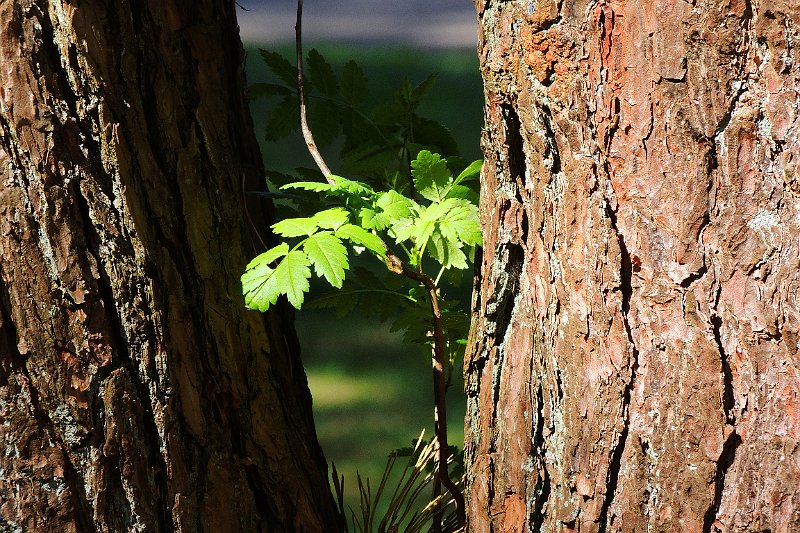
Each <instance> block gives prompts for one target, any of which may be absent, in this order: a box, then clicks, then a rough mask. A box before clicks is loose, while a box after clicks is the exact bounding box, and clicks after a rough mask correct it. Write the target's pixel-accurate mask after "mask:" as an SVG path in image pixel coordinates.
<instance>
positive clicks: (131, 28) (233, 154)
mask: <svg viewBox="0 0 800 533" xmlns="http://www.w3.org/2000/svg"><path fill="white" fill-rule="evenodd" d="M242 59H243V52H242V48H241V44H240V43H239V40H238V31H237V27H236V16H235V6H234V2H233V1H227V0H226V1H223V0H216V1H212V0H204V1H198V2H181V1H177V0H152V1H142V2H127V1H113V2H98V1H82V2H76V1H74V0H72V1H67V0H51V1H49V2H48V1H44V0H16V1H4V2H0V253H2V262H0V450H2V452H0V454H1V455H0V530H2V531H12V530H13V531H31V532H32V531H37V532H38V531H54V532H55V531H58V532H69V531H80V532H87V531H146V532H151V531H152V532H166V531H213V532H221V531H225V532H227V531H247V532H250V531H320V530H323V529H327V527H328V525H329V524H330V523H331V522H332V521H333V519H334V517H335V510H334V505H333V501H332V498H331V496H330V492H329V490H328V485H327V480H326V473H325V472H326V466H325V462H324V459H323V457H322V454H321V452H320V449H319V447H318V445H317V440H316V436H315V433H314V429H313V424H312V418H311V405H310V403H311V402H310V396H309V393H308V389H307V386H306V380H305V375H304V373H303V369H302V366H301V364H300V360H299V356H298V348H297V343H296V340H295V337H294V330H293V326H292V324H291V321H290V320H289V319H287V318H286V316H287V315H286V314H285V313H284V314H283V315H278V314H272V315H269V316H267V317H266V319H265V318H264V317H263V316H262V315H260V314H258V313H251V312H246V311H245V310H244V304H243V299H242V296H241V293H240V287H239V283H238V279H239V275H240V274H241V272H242V270H243V267H244V265H245V263H246V261H247V258H249V257H251V256H252V254H253V251H254V250H255V247H254V245H253V242H252V236H253V232H252V231H251V228H250V226H249V224H248V223H247V222H246V217H245V215H244V213H243V209H242V206H243V205H244V197H243V194H242V186H243V183H244V181H245V180H246V181H249V182H252V183H258V182H259V181H260V180H261V179H262V176H263V173H262V168H261V161H260V157H259V152H258V146H257V143H256V141H255V138H254V136H253V133H252V126H251V122H250V118H249V113H248V109H247V104H246V101H245V99H244V98H243V96H244V90H243V87H244V76H243V72H242ZM251 186H256V185H251Z"/></svg>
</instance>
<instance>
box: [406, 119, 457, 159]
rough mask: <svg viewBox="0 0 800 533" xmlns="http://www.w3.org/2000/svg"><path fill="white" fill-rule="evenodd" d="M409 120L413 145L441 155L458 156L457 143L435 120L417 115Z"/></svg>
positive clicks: (447, 130)
mask: <svg viewBox="0 0 800 533" xmlns="http://www.w3.org/2000/svg"><path fill="white" fill-rule="evenodd" d="M411 118H412V131H413V133H414V137H413V140H414V142H415V143H417V144H421V145H424V146H428V147H431V148H435V149H436V150H438V151H439V152H440V153H443V154H448V155H458V143H457V142H456V140H455V139H454V138H453V134H452V133H450V130H449V129H447V128H446V127H444V126H443V125H441V124H440V123H438V122H436V121H435V120H430V119H427V118H422V117H418V116H417V115H413V116H412V117H411Z"/></svg>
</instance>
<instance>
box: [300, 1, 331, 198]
mask: <svg viewBox="0 0 800 533" xmlns="http://www.w3.org/2000/svg"><path fill="white" fill-rule="evenodd" d="M302 21H303V0H297V22H296V23H295V26H294V34H295V46H296V48H297V98H298V100H300V129H302V130H303V139H305V141H306V146H307V147H308V152H309V153H310V154H311V157H313V158H314V163H316V164H317V168H318V169H319V171H320V172H322V175H323V176H325V181H327V182H328V183H330V184H331V185H334V184H335V182H334V181H333V178H331V174H333V173H332V172H331V169H330V168H328V165H327V164H326V163H325V159H324V158H323V157H322V154H321V153H320V151H319V148H317V144H316V143H315V142H314V135H313V134H312V133H311V129H310V128H309V127H308V118H307V116H306V96H305V89H304V88H303V30H302Z"/></svg>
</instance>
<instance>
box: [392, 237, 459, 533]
mask: <svg viewBox="0 0 800 533" xmlns="http://www.w3.org/2000/svg"><path fill="white" fill-rule="evenodd" d="M387 257H388V258H389V261H388V262H387V266H388V267H389V269H390V270H391V271H392V272H394V273H396V274H400V275H403V276H406V277H407V278H410V279H413V280H414V281H416V282H418V283H421V284H422V285H423V286H424V287H425V290H426V291H427V292H428V299H429V300H430V303H431V312H432V314H433V358H432V363H433V396H434V404H435V407H434V424H435V430H436V441H437V443H436V470H437V478H438V479H439V481H441V482H442V485H444V486H445V488H447V491H448V492H449V493H450V495H451V496H452V497H453V500H455V502H456V512H457V518H458V522H459V525H460V526H462V527H463V526H464V524H465V523H466V511H465V508H464V495H463V494H461V491H460V490H459V488H458V486H457V485H456V484H455V483H454V482H453V480H452V479H450V472H449V471H448V469H447V455H446V453H447V449H448V447H449V446H448V444H447V381H446V378H445V353H444V352H445V350H444V348H445V339H444V329H443V327H442V311H441V308H440V307H439V291H438V288H437V287H436V283H434V281H433V279H432V278H431V277H430V276H428V275H427V274H425V273H424V272H418V271H416V270H413V269H410V268H408V267H407V266H405V265H404V264H403V262H402V261H401V260H400V258H399V257H397V256H396V255H394V254H393V253H392V252H388V253H387Z"/></svg>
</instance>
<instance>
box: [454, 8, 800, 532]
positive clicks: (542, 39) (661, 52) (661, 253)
mask: <svg viewBox="0 0 800 533" xmlns="http://www.w3.org/2000/svg"><path fill="white" fill-rule="evenodd" d="M476 6H477V10H478V14H479V20H480V25H481V32H482V36H481V40H480V44H479V52H480V54H481V63H482V72H483V77H484V81H485V93H486V109H485V115H486V129H485V133H484V138H483V148H484V152H485V160H486V163H485V165H484V170H483V183H482V191H481V202H482V217H483V223H484V241H485V249H484V254H483V260H482V261H483V264H482V269H481V277H480V279H479V280H478V282H477V284H478V288H479V291H478V293H477V296H476V301H475V303H474V306H475V307H474V309H475V314H476V320H475V322H474V324H473V334H472V338H473V339H475V341H474V342H473V343H472V349H471V350H470V352H469V353H468V355H467V357H466V358H465V372H466V374H467V395H468V408H467V412H468V420H467V437H466V445H465V447H466V456H467V463H468V469H469V472H470V475H469V480H468V481H469V483H470V489H469V501H470V505H469V507H470V517H469V520H470V526H471V530H472V531H474V532H484V531H548V532H551V531H601V532H602V531H630V532H639V531H687V532H692V531H765V530H769V531H783V532H790V531H800V490H798V487H800V447H799V445H800V355H799V354H798V350H799V349H800V346H798V338H799V337H798V335H799V334H800V332H799V330H800V302H799V301H798V292H799V291H800V178H798V174H797V173H796V172H795V167H796V165H797V164H798V161H800V142H798V132H799V131H800V118H799V115H798V113H800V106H799V105H798V101H799V98H798V91H800V70H798V68H797V67H798V65H800V49H798V48H797V46H796V45H794V44H793V43H797V42H800V8H798V4H797V2H794V1H793V0H772V1H766V0H762V1H758V0H725V1H723V0H707V1H701V2H691V3H690V2H685V1H682V0H668V1H659V0H642V1H636V2H633V1H631V2H626V1H624V0H616V1H599V2H597V1H577V0H573V1H563V2H556V1H552V0H539V1H535V0H530V1H527V2H520V1H517V2H504V1H499V0H487V1H486V2H483V1H478V2H476Z"/></svg>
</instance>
